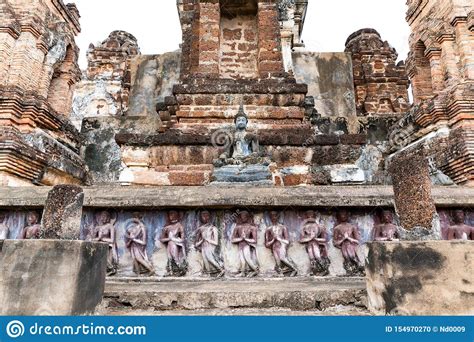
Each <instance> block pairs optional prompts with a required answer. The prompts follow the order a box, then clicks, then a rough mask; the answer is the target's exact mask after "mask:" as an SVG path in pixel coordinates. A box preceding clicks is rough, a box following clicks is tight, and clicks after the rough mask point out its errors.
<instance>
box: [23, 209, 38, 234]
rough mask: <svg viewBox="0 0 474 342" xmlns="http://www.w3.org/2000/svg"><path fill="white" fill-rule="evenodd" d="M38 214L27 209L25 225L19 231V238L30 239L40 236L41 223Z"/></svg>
mask: <svg viewBox="0 0 474 342" xmlns="http://www.w3.org/2000/svg"><path fill="white" fill-rule="evenodd" d="M39 220H40V215H39V214H38V213H37V212H36V211H29V212H28V213H27V214H26V226H25V227H24V228H23V229H22V231H21V233H20V238H21V239H26V240H32V239H39V238H40V230H41V224H40V222H39Z"/></svg>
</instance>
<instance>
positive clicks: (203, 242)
mask: <svg viewBox="0 0 474 342" xmlns="http://www.w3.org/2000/svg"><path fill="white" fill-rule="evenodd" d="M199 221H200V222H201V226H200V227H199V228H198V229H197V232H196V239H195V242H194V247H196V249H197V250H198V251H200V252H201V256H202V261H203V268H202V273H203V274H204V275H209V276H213V277H217V278H220V277H223V276H224V275H225V269H224V262H223V261H222V258H221V256H220V254H219V251H218V247H219V233H218V230H217V227H216V226H214V225H213V224H212V223H211V213H210V212H209V211H207V210H203V211H201V212H200V213H199Z"/></svg>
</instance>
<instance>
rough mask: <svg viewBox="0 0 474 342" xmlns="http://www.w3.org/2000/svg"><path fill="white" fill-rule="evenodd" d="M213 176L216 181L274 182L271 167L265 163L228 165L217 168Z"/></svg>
mask: <svg viewBox="0 0 474 342" xmlns="http://www.w3.org/2000/svg"><path fill="white" fill-rule="evenodd" d="M212 178H213V180H214V182H215V183H245V184H248V183H252V184H261V185H265V184H266V185H271V184H273V181H272V174H271V172H270V168H269V167H268V166H265V165H245V166H241V165H226V166H223V167H219V168H215V169H214V173H213V174H212Z"/></svg>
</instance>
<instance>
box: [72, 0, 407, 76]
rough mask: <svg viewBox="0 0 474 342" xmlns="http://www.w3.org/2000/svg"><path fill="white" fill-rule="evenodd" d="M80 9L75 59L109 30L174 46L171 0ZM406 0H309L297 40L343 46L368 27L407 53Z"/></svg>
mask: <svg viewBox="0 0 474 342" xmlns="http://www.w3.org/2000/svg"><path fill="white" fill-rule="evenodd" d="M65 2H75V3H76V4H77V7H78V8H79V11H80V13H81V26H82V32H81V34H80V35H79V37H78V39H77V42H78V44H79V47H80V48H81V56H80V61H79V62H80V65H81V68H83V69H84V68H86V66H87V61H86V55H85V54H86V51H87V48H88V46H89V44H90V43H94V44H95V43H97V42H100V41H103V40H104V39H105V38H107V37H108V35H109V33H110V32H112V31H114V30H124V31H127V32H129V33H131V34H133V35H134V36H135V37H137V39H138V44H139V46H140V49H141V52H142V53H143V54H160V53H163V52H167V51H173V50H176V49H178V48H179V44H180V42H181V28H180V25H179V19H178V12H177V9H176V0H133V1H132V0H74V1H68V0H66V1H65ZM405 3H406V0H309V7H308V14H307V17H306V23H305V28H304V32H303V40H304V41H305V43H306V47H307V48H308V50H310V51H317V52H327V51H343V50H344V43H345V41H346V39H347V37H348V36H349V35H350V34H351V33H352V32H354V31H357V30H358V29H361V28H365V27H370V28H374V29H376V30H377V31H379V33H380V34H381V35H382V39H383V40H388V42H389V43H390V44H391V45H392V46H394V47H395V48H396V49H397V51H398V53H399V59H405V58H406V55H407V53H408V36H409V27H408V25H407V24H406V22H405V12H406V5H405Z"/></svg>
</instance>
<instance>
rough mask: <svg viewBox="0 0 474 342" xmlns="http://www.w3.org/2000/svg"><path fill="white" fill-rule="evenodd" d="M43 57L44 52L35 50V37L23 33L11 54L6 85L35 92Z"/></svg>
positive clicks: (28, 33)
mask: <svg viewBox="0 0 474 342" xmlns="http://www.w3.org/2000/svg"><path fill="white" fill-rule="evenodd" d="M44 56H45V53H44V51H41V50H39V49H38V48H37V37H35V36H34V35H33V34H32V33H30V32H23V33H22V34H21V35H20V38H19V39H18V40H17V42H16V45H15V49H14V51H13V54H12V59H11V67H10V71H9V79H8V84H9V85H15V86H18V87H20V88H21V89H23V90H28V91H36V87H37V85H38V82H39V77H40V75H41V70H42V68H43V60H44Z"/></svg>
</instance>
